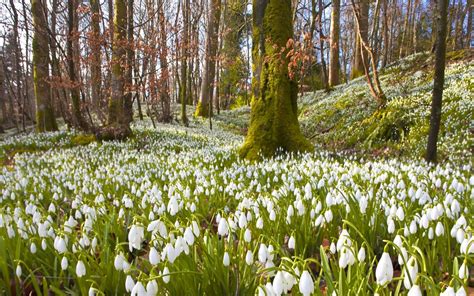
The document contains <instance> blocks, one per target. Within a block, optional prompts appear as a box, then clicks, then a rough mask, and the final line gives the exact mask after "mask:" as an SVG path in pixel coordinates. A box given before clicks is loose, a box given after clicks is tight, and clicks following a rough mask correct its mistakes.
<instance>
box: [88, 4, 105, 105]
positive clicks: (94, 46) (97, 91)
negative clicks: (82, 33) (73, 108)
mask: <svg viewBox="0 0 474 296" xmlns="http://www.w3.org/2000/svg"><path fill="white" fill-rule="evenodd" d="M90 3H91V13H92V16H91V21H92V22H91V34H90V38H89V46H90V48H91V55H92V59H91V63H92V65H91V80H92V83H91V88H92V105H93V108H94V110H95V112H97V113H100V111H99V110H100V106H101V103H100V102H101V101H102V69H101V68H102V67H101V65H102V57H101V44H102V38H101V36H100V19H101V13H100V2H99V0H91V1H90Z"/></svg>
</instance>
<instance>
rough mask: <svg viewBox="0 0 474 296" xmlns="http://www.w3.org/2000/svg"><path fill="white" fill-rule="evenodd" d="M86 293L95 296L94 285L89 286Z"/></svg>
mask: <svg viewBox="0 0 474 296" xmlns="http://www.w3.org/2000/svg"><path fill="white" fill-rule="evenodd" d="M88 294H89V296H95V289H94V287H92V286H91V287H90V288H89V293H88Z"/></svg>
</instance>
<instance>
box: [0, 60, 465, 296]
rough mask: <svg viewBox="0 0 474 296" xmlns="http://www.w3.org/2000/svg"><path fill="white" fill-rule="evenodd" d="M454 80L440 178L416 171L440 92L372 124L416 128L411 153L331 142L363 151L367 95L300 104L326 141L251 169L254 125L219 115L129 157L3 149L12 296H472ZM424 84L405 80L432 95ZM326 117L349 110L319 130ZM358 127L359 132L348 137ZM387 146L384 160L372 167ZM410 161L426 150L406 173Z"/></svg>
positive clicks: (78, 141)
mask: <svg viewBox="0 0 474 296" xmlns="http://www.w3.org/2000/svg"><path fill="white" fill-rule="evenodd" d="M418 58H420V59H421V56H414V57H412V58H408V59H407V61H410V59H413V60H417V59H418ZM403 65H404V63H402V64H401V65H399V66H396V65H394V66H393V69H398V70H392V71H393V73H399V71H403V69H404V66H403ZM397 67H398V68H397ZM449 67H450V68H449V69H448V81H447V88H446V94H447V96H446V97H447V99H446V100H445V102H446V104H445V105H444V106H445V107H446V109H445V110H447V111H446V112H447V113H448V114H447V115H445V118H444V119H445V120H446V123H445V124H444V132H443V136H442V140H441V143H442V145H441V147H442V151H443V153H444V154H443V155H446V157H447V155H448V154H452V155H450V156H449V157H447V159H449V160H451V161H448V162H444V163H443V164H441V165H439V166H437V167H433V166H430V165H427V164H426V163H425V162H424V161H423V160H422V159H420V158H419V156H417V153H419V152H421V149H422V148H423V147H422V146H423V145H422V144H423V143H418V142H417V143H411V142H408V143H407V142H406V141H407V140H405V139H406V138H408V139H411V140H413V141H414V139H418V138H416V137H415V136H413V133H416V132H414V130H416V129H417V127H418V126H417V125H418V124H422V121H423V120H425V119H426V116H427V114H425V113H426V112H427V111H426V110H427V108H428V107H427V106H426V102H425V101H426V100H429V89H428V86H410V87H411V88H408V89H409V90H410V91H409V92H408V91H407V92H408V94H407V95H406V96H401V95H400V96H399V95H396V96H392V95H389V97H390V98H391V100H390V103H389V105H388V106H387V109H388V110H393V111H391V112H400V113H396V114H397V115H396V116H395V115H393V116H392V117H390V116H388V115H385V116H383V118H381V119H380V118H379V119H378V120H375V119H373V120H374V123H373V124H375V122H377V123H378V124H377V125H376V126H375V127H379V126H383V119H384V118H386V117H387V116H388V118H389V119H390V120H395V119H397V120H398V119H400V118H399V117H403V118H402V119H403V121H404V122H409V123H410V124H412V125H409V127H410V128H409V131H408V135H407V136H405V137H404V138H403V140H400V139H399V140H394V139H391V138H390V140H383V139H385V138H380V137H375V136H374V137H375V138H374V139H378V140H377V141H375V140H374V141H373V143H376V144H372V145H375V146H371V145H369V144H368V143H366V144H357V145H354V144H352V146H350V145H349V144H345V143H339V142H337V141H336V140H334V139H344V137H346V138H347V137H349V136H350V135H353V134H355V133H357V134H359V135H360V136H361V135H363V134H364V133H363V131H366V128H363V127H362V122H363V123H364V124H365V123H366V122H367V120H368V119H370V118H372V115H371V114H373V113H374V110H372V109H371V108H373V107H372V103H370V102H369V100H370V98H369V97H366V95H367V94H366V93H364V94H359V95H357V94H358V93H359V92H362V91H363V89H364V87H365V85H364V81H363V80H362V79H360V80H359V82H354V83H351V84H349V86H346V87H347V88H348V89H349V90H346V87H343V86H341V87H338V88H336V89H335V90H334V91H333V92H332V93H329V94H325V93H323V92H318V93H317V94H314V95H313V94H312V95H307V96H305V97H304V98H303V99H302V100H301V113H300V120H301V121H302V128H303V131H304V132H305V133H306V135H314V134H315V133H316V136H313V137H312V138H313V140H314V141H315V142H320V141H323V140H324V139H327V140H330V141H328V142H325V143H326V144H325V145H322V144H319V147H321V149H319V151H317V152H315V153H313V154H304V155H299V156H294V155H287V154H281V155H278V156H277V157H275V158H273V159H267V160H264V161H262V162H259V163H250V162H247V161H244V160H242V159H239V157H238V154H237V150H238V147H239V146H240V145H241V144H242V143H243V139H244V138H243V135H242V131H243V130H242V129H245V126H244V125H242V127H241V129H240V128H239V127H238V125H237V123H238V122H239V121H240V120H243V118H245V117H247V119H248V112H247V111H245V109H239V110H234V111H230V112H223V113H222V114H221V115H219V116H217V117H216V119H217V120H215V121H214V129H213V130H212V131H211V130H210V129H209V127H208V121H204V120H200V119H193V120H191V125H190V127H188V128H185V127H182V126H179V125H162V124H159V125H158V126H157V128H156V129H155V128H153V127H152V124H151V122H150V121H149V120H145V121H141V122H140V121H138V122H135V123H134V124H133V131H134V136H133V137H131V138H130V139H128V140H127V141H125V142H96V141H95V140H94V138H93V137H91V136H88V135H83V134H80V133H76V132H74V131H65V130H62V131H59V132H54V133H45V134H26V135H17V136H11V137H7V138H4V139H2V140H0V158H1V159H2V163H1V165H0V294H13V293H12V291H13V290H17V291H21V292H23V293H25V294H28V293H29V292H33V293H35V294H37V295H46V294H48V293H50V292H54V293H55V294H58V295H63V294H64V293H78V294H79V293H80V294H82V295H85V294H87V293H88V291H89V292H90V291H92V292H95V293H98V291H101V292H103V293H105V294H106V295H110V294H117V295H122V294H125V293H126V292H132V290H133V291H135V292H137V291H142V292H143V291H146V292H147V293H148V295H155V292H156V293H158V294H159V295H204V294H206V295H231V294H235V295H255V292H257V293H259V294H260V293H265V292H266V293H267V295H274V294H273V293H276V294H279V293H278V292H280V291H286V292H290V291H291V293H292V294H293V295H297V292H298V291H302V289H303V290H304V289H310V288H311V286H312V287H313V289H314V293H315V294H316V295H326V294H329V295H331V294H332V293H336V294H337V295H374V293H375V292H376V291H377V292H378V293H379V295H388V294H389V293H391V294H392V295H407V293H408V291H409V289H411V287H412V286H413V285H414V284H415V283H416V284H417V285H418V286H420V287H421V289H422V290H424V291H428V294H429V295H438V294H439V293H440V292H441V291H445V290H446V289H448V287H451V288H453V289H454V290H455V291H458V293H459V294H457V295H462V293H461V291H460V290H461V289H464V288H462V287H463V286H464V287H465V288H466V291H469V292H468V293H470V290H468V289H467V288H468V287H467V286H468V285H471V286H472V285H473V284H474V278H473V275H472V271H473V268H472V266H473V262H474V257H473V254H474V238H473V235H474V203H473V202H472V200H473V199H474V176H473V170H472V165H473V164H472V158H471V156H472V124H473V120H472V116H473V112H472V110H473V109H472V108H473V103H472V97H473V96H469V95H470V94H471V95H472V92H473V91H474V77H473V74H474V64H473V63H472V61H466V60H465V59H464V58H463V59H462V62H456V63H452V64H450V66H449ZM387 71H388V70H387ZM415 74H416V72H415V73H411V74H405V75H403V74H399V75H400V77H415V76H416V77H419V78H417V79H419V80H420V81H421V80H423V81H424V80H426V84H427V85H429V82H428V77H424V76H423V75H425V74H426V75H428V74H427V73H425V72H421V74H420V73H419V74H416V75H415ZM387 76H389V77H398V76H396V74H390V75H389V74H387V73H385V74H384V75H383V77H382V81H383V83H387V79H388V78H387ZM449 77H451V78H449ZM407 79H410V78H407ZM393 83H395V84H396V82H393ZM403 85H405V86H404V87H405V88H407V86H406V84H403ZM417 85H424V84H422V83H419V84H418V83H417ZM395 89H396V90H398V91H401V89H403V87H402V86H399V87H395V86H394V90H395ZM413 89H419V91H416V92H415V91H413ZM386 91H387V92H388V91H392V90H390V89H389V88H388V87H386ZM337 93H339V94H340V98H338V97H337V96H336V94H337ZM346 93H352V94H355V95H356V96H355V97H346ZM387 94H388V93H387ZM355 98H357V100H355ZM364 101H367V102H368V103H367V104H368V105H363V107H360V106H359V103H360V104H362V103H361V102H364ZM330 102H333V103H334V104H335V105H334V106H339V104H342V103H341V102H345V103H344V104H346V105H344V104H342V105H341V107H340V108H339V107H338V108H339V109H338V111H337V112H335V113H337V114H338V115H337V114H332V113H331V114H328V115H327V116H326V117H322V114H323V113H324V112H329V110H330V109H331V108H330V107H329V106H330ZM356 102H357V103H356ZM396 102H398V103H396ZM423 102H425V103H423ZM402 103H403V104H405V103H407V104H408V103H410V105H409V106H400V105H403V104H402ZM422 103H423V104H422ZM334 106H333V107H334ZM342 106H345V108H342ZM324 110H326V111H324ZM364 110H368V111H364ZM371 110H372V111H371ZM400 110H403V112H402V111H400ZM188 111H189V114H190V115H191V112H192V111H193V110H192V108H190V109H189V110H188ZM319 112H322V113H319ZM364 112H366V113H364ZM469 112H470V113H469ZM225 113H228V114H229V115H232V116H234V118H233V119H232V120H225V118H226V114H225ZM359 113H361V114H359ZM405 113H407V114H409V115H406V114H405ZM357 114H359V115H357ZM362 114H365V115H364V116H363V118H362ZM402 115H403V116H402ZM349 116H351V118H352V117H353V118H355V119H352V121H351V122H354V123H355V122H360V124H359V123H358V126H357V127H352V128H351V127H350V128H347V129H348V130H349V129H350V130H351V131H352V132H351V133H345V131H344V128H343V127H342V126H339V125H342V123H341V122H346V121H345V120H349V119H348V118H349ZM416 117H420V118H422V119H416ZM318 118H319V119H318ZM321 118H325V119H327V122H326V121H324V122H321V123H316V121H315V120H320V119H321ZM389 119H387V120H389ZM405 120H406V121H405ZM413 122H414V123H413ZM334 123H337V124H336V125H335V126H334V127H333V128H332V129H330V130H328V131H326V130H327V127H325V128H323V127H322V125H324V126H332V125H333V124H334ZM311 124H313V125H311ZM414 124H416V125H414ZM394 125H395V126H398V125H397V124H394ZM311 126H313V127H312V128H311ZM367 126H369V127H370V126H371V125H370V124H369V123H367ZM372 127H374V125H372ZM311 129H312V131H311ZM469 129H471V130H469ZM395 130H396V129H395ZM318 131H319V132H318ZM339 133H345V134H343V135H339ZM421 133H422V132H420V134H421ZM328 134H332V136H329V135H328ZM377 134H378V133H377ZM419 137H420V139H421V136H419ZM331 141H334V142H331ZM347 141H348V140H347ZM420 141H421V140H420ZM321 143H322V142H321ZM331 143H333V144H331ZM383 143H386V146H387V147H388V148H387V149H388V150H387V151H388V152H387V153H381V154H377V153H375V151H378V150H380V149H381V148H380V147H381V146H377V145H382V144H383ZM411 145H413V146H411ZM408 147H415V148H412V149H420V150H416V151H417V152H416V153H409V154H408V153H407V154H404V155H405V156H404V157H400V155H399V154H400V153H405V150H404V149H408ZM416 147H418V148H416ZM350 149H353V150H350ZM328 151H330V152H328ZM349 151H354V152H356V153H351V154H349ZM392 151H398V152H397V153H394V152H392ZM369 155H371V156H374V155H375V157H372V158H371V159H370V160H368V159H367V158H368V156H369ZM380 155H382V156H383V157H379V156H380ZM384 253H387V254H388V255H382V254H384ZM382 258H385V259H382ZM387 258H388V260H387ZM380 262H384V264H381V263H380ZM382 269H383V272H382V271H380V270H382ZM390 269H391V270H392V271H393V272H392V275H391V276H389V275H388V274H390V272H389V271H390ZM387 272H388V273H387ZM381 274H386V276H384V277H385V278H386V279H387V281H382V275H381ZM261 295H263V294H261ZM448 295H451V294H448Z"/></svg>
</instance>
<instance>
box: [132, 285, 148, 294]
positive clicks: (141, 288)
mask: <svg viewBox="0 0 474 296" xmlns="http://www.w3.org/2000/svg"><path fill="white" fill-rule="evenodd" d="M130 295H131V296H146V295H147V293H146V290H145V287H144V286H143V284H142V283H141V282H137V283H136V284H135V286H133V289H132V292H131V293H130Z"/></svg>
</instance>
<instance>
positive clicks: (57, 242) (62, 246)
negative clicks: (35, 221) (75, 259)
mask: <svg viewBox="0 0 474 296" xmlns="http://www.w3.org/2000/svg"><path fill="white" fill-rule="evenodd" d="M54 248H55V249H56V251H58V253H59V254H63V253H65V252H66V251H67V246H66V241H65V240H64V239H63V238H62V237H58V236H57V237H56V238H55V239H54Z"/></svg>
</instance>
